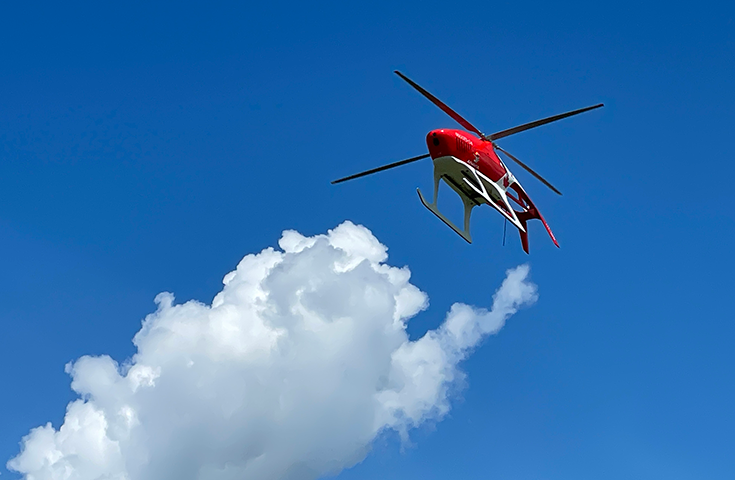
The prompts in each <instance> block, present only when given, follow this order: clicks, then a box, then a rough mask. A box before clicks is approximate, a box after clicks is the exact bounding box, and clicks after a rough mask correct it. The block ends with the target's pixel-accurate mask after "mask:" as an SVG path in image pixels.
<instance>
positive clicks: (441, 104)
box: [394, 70, 484, 138]
mask: <svg viewBox="0 0 735 480" xmlns="http://www.w3.org/2000/svg"><path fill="white" fill-rule="evenodd" d="M394 73H395V74H396V75H398V76H399V77H401V78H402V79H404V80H405V81H406V82H408V84H409V85H411V86H412V87H413V88H415V89H416V90H418V91H419V93H421V95H423V96H424V97H426V98H428V99H429V100H430V101H431V103H433V104H434V105H436V106H437V107H439V108H441V109H442V110H443V111H444V113H446V114H447V115H449V116H450V117H452V118H453V119H454V120H455V121H456V122H457V123H459V124H460V125H462V126H463V127H464V128H466V129H467V130H469V131H471V132H475V133H476V134H478V135H479V136H480V138H484V135H483V134H482V132H481V131H479V130H478V129H477V128H475V126H474V125H472V124H471V123H470V122H468V121H467V120H465V119H464V117H462V115H460V114H459V113H457V112H455V111H454V110H452V109H451V108H449V107H448V106H447V105H446V104H445V103H444V102H442V101H441V100H439V99H438V98H436V97H435V96H434V95H432V94H430V93H429V92H427V91H426V90H424V89H423V88H422V87H421V86H420V85H419V84H417V83H416V82H414V81H413V80H411V79H410V78H408V77H407V76H405V75H404V74H402V73H401V72H399V71H398V70H394Z"/></svg>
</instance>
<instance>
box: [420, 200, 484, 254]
mask: <svg viewBox="0 0 735 480" xmlns="http://www.w3.org/2000/svg"><path fill="white" fill-rule="evenodd" d="M416 191H417V192H418V194H419V199H420V200H421V203H423V204H424V207H426V208H428V209H429V211H431V213H433V214H434V215H436V216H437V217H439V220H441V221H442V222H444V223H446V224H447V225H448V226H449V227H450V228H451V229H452V230H454V231H455V232H457V234H459V236H460V237H462V238H464V239H465V240H466V241H467V243H472V236H471V235H470V215H471V213H472V208H473V207H474V206H475V205H476V204H475V203H474V202H472V203H470V202H468V201H467V199H466V198H465V197H464V196H462V202H463V203H464V230H461V229H460V228H459V227H457V226H456V225H455V224H454V223H452V221H451V220H449V219H448V218H447V217H445V216H444V215H442V213H441V212H440V211H439V209H437V208H436V195H434V202H435V203H429V202H427V201H426V199H424V196H423V195H422V194H421V190H419V189H418V188H417V189H416Z"/></svg>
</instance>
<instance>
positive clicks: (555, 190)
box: [495, 145, 561, 195]
mask: <svg viewBox="0 0 735 480" xmlns="http://www.w3.org/2000/svg"><path fill="white" fill-rule="evenodd" d="M495 148H497V149H498V150H500V151H501V152H503V153H504V154H506V155H507V156H508V157H509V158H510V159H511V160H513V161H514V162H516V163H517V164H518V165H520V166H521V167H523V168H524V169H525V170H526V171H527V172H528V173H530V174H531V175H533V176H534V177H536V178H537V179H538V180H539V181H541V183H543V184H544V185H546V186H547V187H549V188H550V189H552V190H553V191H554V193H557V194H559V195H561V192H560V191H559V190H557V189H556V188H554V186H553V185H552V184H550V183H549V182H548V181H546V179H545V178H544V177H542V176H541V175H539V174H538V173H536V172H534V171H533V169H532V168H531V167H529V166H528V165H526V164H525V163H523V162H521V161H520V160H518V159H517V158H516V157H514V156H513V155H511V154H510V153H509V152H506V151H505V150H503V149H502V148H500V147H499V146H498V145H495Z"/></svg>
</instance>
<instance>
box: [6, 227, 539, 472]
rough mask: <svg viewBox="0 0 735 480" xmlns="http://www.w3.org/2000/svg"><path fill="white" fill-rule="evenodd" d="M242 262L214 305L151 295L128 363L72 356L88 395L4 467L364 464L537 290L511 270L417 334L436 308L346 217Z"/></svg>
mask: <svg viewBox="0 0 735 480" xmlns="http://www.w3.org/2000/svg"><path fill="white" fill-rule="evenodd" d="M279 246H280V248H281V249H282V250H281V251H279V250H274V249H270V248H269V249H266V250H263V251H262V252H260V253H259V254H257V255H248V256H246V257H245V258H243V259H242V261H241V262H240V264H239V265H238V266H237V269H236V270H235V271H234V272H231V273H229V274H227V275H226V276H225V278H224V288H223V290H222V291H221V292H220V293H219V294H217V296H216V297H215V298H214V300H213V301H212V305H211V306H210V305H205V304H202V303H199V302H195V301H189V302H186V303H184V304H178V305H177V304H175V303H174V297H173V295H171V294H169V293H162V294H160V295H158V296H157V297H156V302H157V304H158V309H157V311H156V312H155V313H152V314H150V315H148V317H146V319H145V321H144V322H143V327H142V328H141V330H140V331H139V332H138V333H137V335H136V336H135V339H134V343H135V346H136V347H137V353H136V354H135V356H134V357H133V358H132V359H131V360H130V361H129V362H126V363H124V364H122V365H119V364H117V363H116V362H115V361H114V360H113V359H111V358H110V357H107V356H101V357H88V356H85V357H82V358H80V359H79V360H77V361H76V362H74V363H73V364H70V365H67V372H68V373H69V374H70V375H71V377H72V384H71V386H72V388H73V389H74V391H75V392H77V393H78V394H79V395H80V398H79V399H78V400H76V401H74V402H72V403H70V404H69V405H68V407H67V412H66V416H65V418H64V423H63V425H62V426H61V427H60V428H59V429H58V430H56V429H54V428H53V427H52V426H51V424H47V425H45V426H42V427H38V428H36V429H34V430H32V431H31V432H30V433H29V434H28V435H27V436H26V437H25V438H24V439H23V441H22V450H21V453H20V454H19V455H18V456H17V457H15V458H13V459H12V460H11V461H10V462H8V468H10V469H12V470H15V471H17V472H20V473H21V474H22V475H23V476H24V478H25V479H26V480H62V479H64V480H93V479H94V480H98V479H99V480H101V479H104V480H188V479H192V480H194V479H196V480H230V479H233V480H234V479H247V478H255V479H263V480H270V479H292V480H308V479H314V478H318V477H320V476H323V475H326V474H334V473H337V472H339V471H340V470H342V469H344V468H347V467H350V466H352V465H354V464H356V463H358V462H360V461H361V460H362V459H363V458H364V457H365V455H366V454H367V452H368V451H369V449H370V445H371V443H372V441H373V440H374V439H375V438H376V436H378V435H380V433H381V432H384V431H386V430H389V429H392V430H395V431H397V432H399V433H401V434H402V435H404V436H405V435H406V433H407V432H408V431H409V430H410V429H411V428H413V427H416V426H417V425H419V424H421V423H422V422H425V421H427V420H438V419H441V418H442V416H443V415H445V414H446V413H447V412H448V411H449V408H450V404H449V392H450V389H451V388H452V386H453V385H454V384H455V382H456V381H457V380H458V379H461V378H462V373H461V372H460V371H459V370H458V364H459V362H461V360H462V359H464V358H465V357H466V356H467V355H468V353H469V351H470V350H471V349H472V348H473V347H475V346H477V344H478V343H479V342H480V341H481V340H482V339H483V338H484V337H485V336H486V335H488V334H491V333H494V332H497V331H498V330H499V329H500V328H501V327H502V326H503V324H504V322H505V320H506V319H507V318H508V317H509V316H510V315H512V314H513V313H515V312H516V310H517V309H518V308H519V307H520V306H522V305H524V304H530V303H532V302H534V301H535V299H536V289H535V286H534V285H533V284H531V283H528V282H527V280H526V277H527V274H528V267H527V266H525V265H524V266H520V267H517V268H516V269H513V270H510V271H509V272H508V276H507V278H506V279H505V281H504V282H503V284H502V285H501V287H500V288H499V289H498V291H497V292H496V293H495V296H494V298H493V306H492V309H491V310H490V311H487V310H482V309H476V308H473V307H470V306H467V305H463V304H455V305H453V306H452V308H451V310H450V311H449V312H448V314H447V318H446V321H445V322H444V323H443V324H442V325H441V327H439V328H438V329H437V330H433V331H429V332H428V333H427V334H426V335H424V336H423V337H422V338H420V339H418V340H416V341H409V339H408V336H407V335H406V331H405V328H406V322H407V321H408V319H410V318H411V317H413V316H415V315H416V314H417V313H419V312H420V311H421V310H423V309H425V308H426V307H427V305H428V298H427V296H426V295H425V294H424V293H423V292H421V291H420V290H419V289H418V288H416V287H415V286H413V285H412V284H411V283H409V278H410V272H409V270H408V269H407V268H396V267H391V266H389V265H387V264H385V263H383V262H384V261H385V260H386V258H387V254H386V250H387V249H386V247H385V246H383V245H381V244H380V242H378V240H377V239H376V238H375V237H374V236H373V235H372V233H371V232H370V231H369V230H368V229H366V228H364V227H362V226H356V225H354V224H352V223H350V222H345V223H343V224H342V225H340V226H339V227H337V228H335V229H334V230H331V231H329V232H328V234H326V235H318V236H315V237H304V236H302V235H300V234H299V233H297V232H294V231H286V232H284V234H283V237H282V238H281V240H280V242H279Z"/></svg>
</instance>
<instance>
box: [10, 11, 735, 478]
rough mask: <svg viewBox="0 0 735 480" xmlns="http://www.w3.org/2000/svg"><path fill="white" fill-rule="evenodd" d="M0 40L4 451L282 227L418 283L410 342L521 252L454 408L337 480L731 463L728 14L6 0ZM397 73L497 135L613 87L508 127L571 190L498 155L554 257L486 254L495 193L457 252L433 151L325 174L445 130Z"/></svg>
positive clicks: (718, 470)
mask: <svg viewBox="0 0 735 480" xmlns="http://www.w3.org/2000/svg"><path fill="white" fill-rule="evenodd" d="M0 44H2V45H3V48H2V49H1V50H0V60H1V63H0V64H1V65H2V67H1V68H2V75H0V91H2V92H3V94H2V95H0V155H1V157H2V160H1V161H0V264H2V266H3V267H2V274H0V299H1V301H0V325H1V330H0V332H1V335H0V338H1V339H2V343H1V344H0V345H1V348H0V364H2V365H4V368H2V369H0V384H2V385H4V386H5V389H4V395H2V397H0V411H2V412H3V414H2V416H0V458H2V459H3V461H2V462H0V463H2V464H4V462H5V460H7V459H9V458H11V457H13V456H14V455H16V454H17V452H18V448H19V447H18V442H19V441H20V439H21V437H22V436H23V435H25V434H26V433H27V432H28V430H29V429H30V428H32V427H35V426H37V425H41V424H43V423H45V422H46V421H52V422H53V423H54V425H55V426H57V427H58V424H59V423H60V422H61V420H62V418H63V414H64V407H65V405H66V403H67V402H69V401H70V400H72V399H73V398H74V394H73V392H72V391H71V390H70V388H69V381H70V380H69V377H68V375H67V374H66V373H64V365H65V364H66V363H67V362H69V361H71V360H73V359H76V358H78V357H80V356H81V355H84V354H103V353H105V354H109V355H111V356H112V357H113V358H116V359H118V360H123V359H125V358H126V357H128V356H130V355H132V354H133V353H134V347H133V345H132V343H131V338H132V337H133V335H134V334H135V332H137V331H138V330H139V328H140V322H141V320H142V319H143V318H144V317H145V315H147V314H148V313H150V312H152V311H153V310H154V309H155V306H154V304H153V298H154V296H155V295H156V294H158V293H159V292H161V291H164V290H167V291H171V292H174V293H175V294H176V296H177V298H178V299H179V300H182V301H183V300H188V299H191V298H193V299H198V300H201V301H204V302H209V301H211V299H212V297H213V295H214V294H215V293H216V292H218V291H219V290H220V289H221V280H222V276H223V275H224V274H225V273H227V272H228V271H230V270H232V269H233V268H234V267H235V265H236V264H237V262H238V261H239V260H240V258H242V257H243V256H244V255H245V254H247V253H252V252H257V251H260V250H261V249H263V248H265V247H266V246H275V244H276V242H277V240H278V238H279V236H280V233H281V231H283V230H284V229H290V228H293V229H296V230H299V231H300V232H302V233H304V234H306V235H314V234H317V233H321V232H324V231H326V230H327V229H329V228H333V227H335V226H336V225H337V224H339V223H341V222H342V221H343V220H345V219H350V220H352V221H353V222H355V223H359V224H363V225H365V226H366V227H368V228H369V229H370V230H372V232H373V233H374V234H375V235H376V236H377V238H378V239H380V240H381V241H382V242H383V243H384V244H386V245H387V246H388V247H389V252H388V253H389V255H390V260H389V261H390V263H391V264H393V265H399V266H401V265H408V266H409V267H410V268H411V271H412V272H413V276H412V282H413V283H414V284H416V285H417V286H418V287H419V288H421V289H422V290H423V291H425V292H426V293H427V294H428V295H429V297H430V299H431V307H430V309H429V310H428V311H427V312H425V313H423V314H421V315H420V316H419V317H417V318H416V319H414V320H413V321H412V322H411V324H410V328H409V331H410V333H411V334H412V336H418V335H421V334H422V333H423V332H425V331H426V330H427V329H430V328H435V327H436V326H437V325H438V324H439V323H440V322H441V320H442V319H443V315H444V313H445V312H446V311H447V310H448V308H449V306H450V305H451V304H452V303H454V302H456V301H461V302H466V303H469V304H473V305H478V306H489V305H490V304H491V301H492V300H491V296H492V294H493V292H494V291H495V289H496V288H497V287H498V285H499V284H500V282H501V281H502V279H503V277H504V275H505V271H506V270H507V269H508V268H512V267H514V266H516V265H518V264H520V263H523V262H526V261H528V262H530V265H531V275H532V279H533V281H534V282H535V283H536V284H537V285H538V288H539V301H538V303H537V304H536V305H534V306H533V307H531V308H529V309H527V310H524V311H522V312H520V313H519V314H517V315H516V316H514V317H513V318H512V319H511V320H510V322H509V324H508V325H507V326H506V327H505V328H504V329H503V330H502V331H501V332H500V334H499V335H497V336H495V337H491V338H490V339H489V340H488V341H487V342H485V344H484V345H483V346H482V347H481V348H480V349H479V350H478V351H477V352H476V353H475V354H474V355H473V356H472V357H471V358H470V359H469V360H468V361H467V362H466V363H465V364H464V369H465V371H466V372H467V373H468V375H469V377H468V388H467V389H466V390H465V391H464V393H463V395H462V399H461V401H458V402H456V403H455V404H454V407H453V409H452V412H451V414H450V416H449V417H448V418H446V419H445V420H444V421H442V422H440V423H438V424H436V425H435V427H433V428H422V429H419V430H418V431H416V432H413V434H412V440H413V442H414V443H413V446H411V447H409V448H407V449H406V450H405V451H404V452H401V449H400V447H399V445H398V444H397V443H396V441H395V439H390V438H388V439H381V440H379V441H378V442H377V443H376V445H375V446H374V450H373V453H372V454H371V455H370V456H369V457H368V458H367V459H366V460H365V461H364V462H363V463H362V464H360V465H358V466H357V467H355V468H353V469H351V470H348V471H345V472H343V473H342V474H341V475H340V476H339V478H342V479H363V478H375V477H382V478H396V479H398V478H401V479H407V478H408V479H412V478H416V479H418V478H422V479H427V478H428V479H434V478H436V479H440V478H441V479H443V478H467V479H472V478H509V479H525V478H545V479H577V478H578V479H583V478H590V477H594V478H598V479H613V478H631V477H633V478H662V477H666V478H670V479H689V478H711V479H720V478H722V479H725V478H732V476H733V474H735V460H734V459H733V455H732V451H733V450H734V449H735V440H733V435H732V432H733V431H735V414H734V413H733V408H732V405H733V404H735V382H734V381H733V380H734V378H733V367H734V366H735V357H734V355H733V351H732V348H731V345H732V338H733V334H734V333H735V326H733V321H732V320H733V314H732V310H731V305H730V303H731V300H728V298H731V297H730V295H731V294H732V293H731V291H732V285H733V282H732V279H731V278H732V273H731V272H732V271H733V268H734V267H735V262H734V260H735V257H734V256H733V254H732V251H731V248H730V247H731V243H732V238H733V236H734V235H735V217H734V216H733V212H732V205H733V201H734V200H735V197H734V195H733V193H732V192H733V190H732V186H731V183H732V179H733V174H735V167H733V161H732V160H733V147H732V131H733V126H735V108H734V107H735V91H734V90H733V88H732V84H733V78H735V62H733V58H735V55H734V54H735V7H733V5H732V4H728V3H727V2H719V3H718V2H712V3H703V4H698V5H696V9H695V8H693V6H692V5H691V4H687V5H685V4H676V3H663V2H661V3H641V2H630V3H622V4H607V5H599V4H595V3H594V2H593V3H590V2H584V3H565V4H554V5H552V4H549V3H548V2H545V3H533V2H527V3H515V4H513V5H503V4H491V3H458V2H451V3H439V2H421V3H401V4H393V3H392V2H385V3H372V4H361V5H359V6H353V5H345V4H338V3H333V4H326V3H320V4H306V3H303V2H299V3H288V2H285V3H262V4H253V5H251V4H236V3H231V4H226V3H211V2H210V3H207V4H204V3H203V4H180V3H176V4H174V3H156V4H153V5H151V4H149V3H147V2H137V3H136V2H128V3H126V4H124V5H123V4H120V5H118V6H110V5H101V4H98V3H92V2H87V3H82V2H80V3H77V4H75V5H74V6H68V5H64V6H59V5H58V4H51V3H48V4H46V3H42V2H40V3H22V4H21V3H17V4H16V5H12V6H5V7H3V14H2V15H0ZM394 69H400V70H401V71H403V72H404V73H406V74H407V75H408V76H410V77H411V78H412V79H414V80H415V81H417V82H418V83H419V84H421V85H422V86H424V87H425V88H427V89H428V90H429V91H431V92H432V93H434V94H435V95H437V96H438V97H439V98H441V99H442V100H443V101H445V102H446V103H447V104H449V105H450V106H452V107H453V108H455V109H456V110H457V111H459V112H460V113H461V114H462V115H464V116H465V117H466V118H468V119H469V120H470V121H471V122H473V123H474V124H475V125H477V126H478V127H479V128H481V129H482V130H483V131H487V132H492V131H497V130H502V129H504V128H508V127H511V126H514V125H516V124H520V123H524V122H527V121H531V120H535V119H537V118H541V117H544V116H548V115H552V114H555V113H559V112H562V111H566V110H571V109H574V108H579V107H583V106H587V105H592V104H594V103H598V102H604V103H605V105H606V106H605V108H604V109H602V110H599V111H595V112H592V113H588V114H585V115H582V116H580V117H577V118H574V119H570V120H565V121H563V122H559V123H558V124H554V125H549V126H546V127H543V128H539V129H537V130H533V131H528V132H525V133H522V134H519V135H516V136H513V137H509V138H507V139H504V140H502V141H501V142H499V143H500V144H501V145H502V146H503V147H504V148H506V149H508V150H510V151H511V152H513V153H514V154H515V155H517V156H518V157H519V158H521V159H522V160H524V161H526V162H527V163H529V164H530V165H532V166H533V167H534V168H535V169H537V170H538V171H539V172H540V173H541V174H542V175H544V176H545V177H546V178H547V179H549V180H550V181H551V182H552V183H553V184H554V185H555V186H557V187H558V188H559V189H560V190H561V191H562V192H563V193H564V195H563V196H562V197H557V196H556V195H554V194H553V193H552V192H550V191H548V190H547V189H546V188H545V187H543V185H541V184H540V183H538V182H536V181H535V180H534V179H533V178H531V177H530V176H529V175H527V174H526V173H525V172H523V171H522V170H521V169H519V168H516V169H514V172H515V173H516V176H517V177H518V178H519V180H520V181H521V182H522V183H523V185H524V187H525V188H526V190H527V191H528V193H529V195H530V196H531V198H533V199H534V201H535V202H536V204H537V205H538V207H539V208H540V210H541V211H542V213H543V214H544V216H545V217H546V219H547V220H548V222H549V223H550V225H551V227H552V229H553V230H554V233H555V234H556V236H557V238H558V240H559V242H560V244H561V249H556V248H555V247H554V246H553V244H552V243H551V241H550V240H549V239H548V237H546V234H545V232H544V231H543V227H542V226H541V225H540V223H538V222H536V224H533V225H532V226H531V238H530V247H531V255H530V257H527V256H526V255H525V254H524V253H523V251H522V250H521V248H520V242H519V240H518V238H517V234H515V233H514V232H512V231H511V230H510V229H509V231H508V233H509V236H508V241H507V242H506V246H505V247H502V246H501V242H502V227H503V225H502V220H501V218H500V217H499V216H498V215H497V214H494V213H493V212H491V211H490V210H489V209H485V210H484V211H482V210H479V211H478V210H476V211H475V213H474V218H473V237H474V240H475V242H474V244H473V245H467V244H465V243H464V241H463V240H462V239H461V238H459V237H458V236H457V235H455V234H454V233H453V232H451V231H450V230H449V229H448V228H447V227H445V226H444V225H442V224H441V223H440V222H439V221H437V219H436V218H435V217H433V215H431V214H430V213H429V212H427V211H426V210H424V209H423V207H422V206H421V205H420V203H419V201H418V198H416V193H415V188H416V187H417V186H418V187H421V188H422V189H423V190H426V191H428V190H430V186H431V178H432V174H431V165H430V163H426V162H423V163H422V162H418V163H414V164H412V165H409V166H405V167H402V168H401V169H396V170H393V171H390V172H385V173H382V174H380V175H375V176H373V177H369V178H364V179H361V180H355V181H354V182H350V183H346V184H343V185H339V186H332V185H330V184H329V182H330V181H331V180H333V179H335V178H338V177H341V176H344V175H348V174H351V173H354V172H357V171H360V170H364V169H368V168H371V167H373V166H378V165H381V164H384V163H389V162H391V161H395V160H399V159H402V158H406V157H410V156H414V155H419V154H422V153H424V152H425V151H426V146H425V143H424V136H425V134H426V132H428V131H429V130H431V129H433V128H441V127H452V128H454V127H455V125H454V124H453V122H452V120H451V119H450V118H448V117H446V116H445V115H444V114H443V113H442V112H441V111H439V110H438V109H437V108H436V107H434V106H432V105H431V104H430V103H429V102H427V101H426V100H425V99H423V98H422V97H421V96H420V95H418V94H417V93H416V92H415V91H413V90H412V89H411V88H410V87H409V86H408V85H406V84H404V83H402V82H401V80H400V79H398V78H397V77H396V76H395V75H393V74H392V71H393V70H394ZM445 198H448V204H450V206H449V209H450V211H452V210H451V209H452V207H454V208H455V210H454V211H455V213H458V212H459V201H457V202H456V203H455V204H454V205H451V203H452V202H451V200H450V199H449V197H445ZM0 472H2V475H3V476H5V477H6V478H14V474H13V473H10V472H8V471H7V470H5V469H4V467H3V468H2V469H0Z"/></svg>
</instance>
